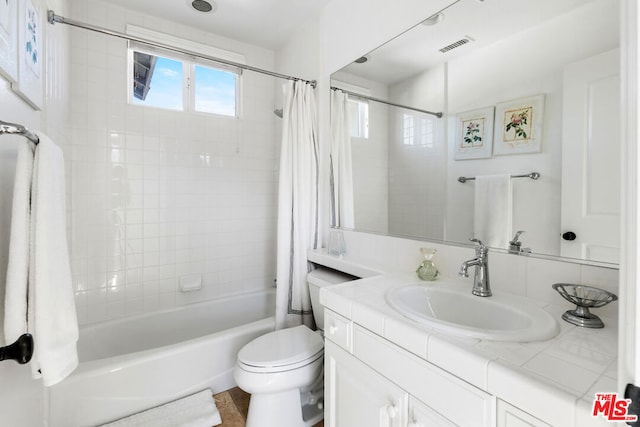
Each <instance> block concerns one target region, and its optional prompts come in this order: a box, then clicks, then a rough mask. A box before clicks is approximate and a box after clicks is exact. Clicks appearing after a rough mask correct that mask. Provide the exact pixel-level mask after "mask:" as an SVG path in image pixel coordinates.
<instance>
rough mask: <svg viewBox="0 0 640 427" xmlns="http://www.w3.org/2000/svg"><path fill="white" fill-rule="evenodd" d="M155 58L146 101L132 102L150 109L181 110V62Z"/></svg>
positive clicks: (136, 100) (135, 100) (137, 100)
mask: <svg viewBox="0 0 640 427" xmlns="http://www.w3.org/2000/svg"><path fill="white" fill-rule="evenodd" d="M157 58H158V59H157V61H156V67H155V69H154V71H153V76H152V77H151V83H150V86H149V87H150V88H149V93H148V94H147V97H146V99H145V100H144V101H142V100H139V99H134V102H135V103H136V104H143V105H148V106H151V107H160V108H169V109H171V110H182V109H183V101H182V61H176V60H173V59H168V58H163V57H161V56H158V57H157Z"/></svg>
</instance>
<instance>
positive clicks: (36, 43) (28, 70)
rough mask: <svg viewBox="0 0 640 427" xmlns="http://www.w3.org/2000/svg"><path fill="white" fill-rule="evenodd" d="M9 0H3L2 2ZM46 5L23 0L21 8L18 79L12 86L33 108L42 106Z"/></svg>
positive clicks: (34, 0)
mask: <svg viewBox="0 0 640 427" xmlns="http://www.w3.org/2000/svg"><path fill="white" fill-rule="evenodd" d="M2 1H5V0H0V2H2ZM42 17H43V14H42V7H41V3H40V0H21V1H20V2H19V7H18V27H17V28H18V80H17V81H16V82H14V83H13V84H12V89H13V91H14V92H16V93H17V94H18V95H20V97H22V98H23V99H24V100H25V101H27V103H29V104H30V105H31V106H32V107H33V108H35V109H37V110H39V109H41V108H42V99H43V96H42V80H43V79H42V74H43V68H42V61H43V60H44V55H43V48H44V40H43V39H42V22H43V21H42Z"/></svg>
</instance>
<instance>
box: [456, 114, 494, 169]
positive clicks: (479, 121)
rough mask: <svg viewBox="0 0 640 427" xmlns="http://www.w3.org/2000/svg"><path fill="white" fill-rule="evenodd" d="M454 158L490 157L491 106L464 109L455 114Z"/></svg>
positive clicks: (491, 137) (491, 141)
mask: <svg viewBox="0 0 640 427" xmlns="http://www.w3.org/2000/svg"><path fill="white" fill-rule="evenodd" d="M456 119H457V120H456V131H455V146H454V151H453V158H454V159H455V160H470V159H486V158H488V157H491V145H492V144H493V107H486V108H480V109H478V110H473V111H465V112H463V113H459V114H457V115H456Z"/></svg>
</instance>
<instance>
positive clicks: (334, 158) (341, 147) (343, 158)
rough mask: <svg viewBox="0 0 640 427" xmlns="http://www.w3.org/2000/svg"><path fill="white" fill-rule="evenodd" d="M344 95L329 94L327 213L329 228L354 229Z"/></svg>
mask: <svg viewBox="0 0 640 427" xmlns="http://www.w3.org/2000/svg"><path fill="white" fill-rule="evenodd" d="M348 100H349V98H348V96H347V94H346V93H344V92H342V91H341V90H332V91H331V214H332V220H333V221H332V225H334V226H336V227H346V228H353V227H354V213H353V165H352V162H351V130H350V128H349V123H350V122H349V108H348V104H347V103H348Z"/></svg>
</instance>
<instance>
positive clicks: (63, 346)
mask: <svg viewBox="0 0 640 427" xmlns="http://www.w3.org/2000/svg"><path fill="white" fill-rule="evenodd" d="M38 137H39V139H40V142H39V143H38V145H37V147H36V151H35V159H34V164H33V180H32V186H31V227H30V228H31V236H30V258H29V291H28V300H27V304H28V314H27V322H28V330H29V332H30V333H31V334H32V335H33V338H34V354H33V359H32V362H31V371H32V374H33V376H34V378H38V377H42V381H43V384H44V385H45V386H52V385H54V384H56V383H58V382H60V381H62V380H63V379H65V378H66V377H67V376H68V375H69V374H70V373H71V372H72V371H73V370H74V369H75V368H76V367H77V366H78V352H77V349H76V342H77V341H78V320H77V317H76V308H75V297H74V293H73V283H72V280H71V267H70V263H69V251H68V247H67V232H66V207H65V180H64V159H63V156H62V150H61V149H60V147H58V146H57V145H56V144H54V143H53V142H52V141H51V140H50V139H49V138H48V137H47V136H46V135H44V134H42V133H38Z"/></svg>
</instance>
